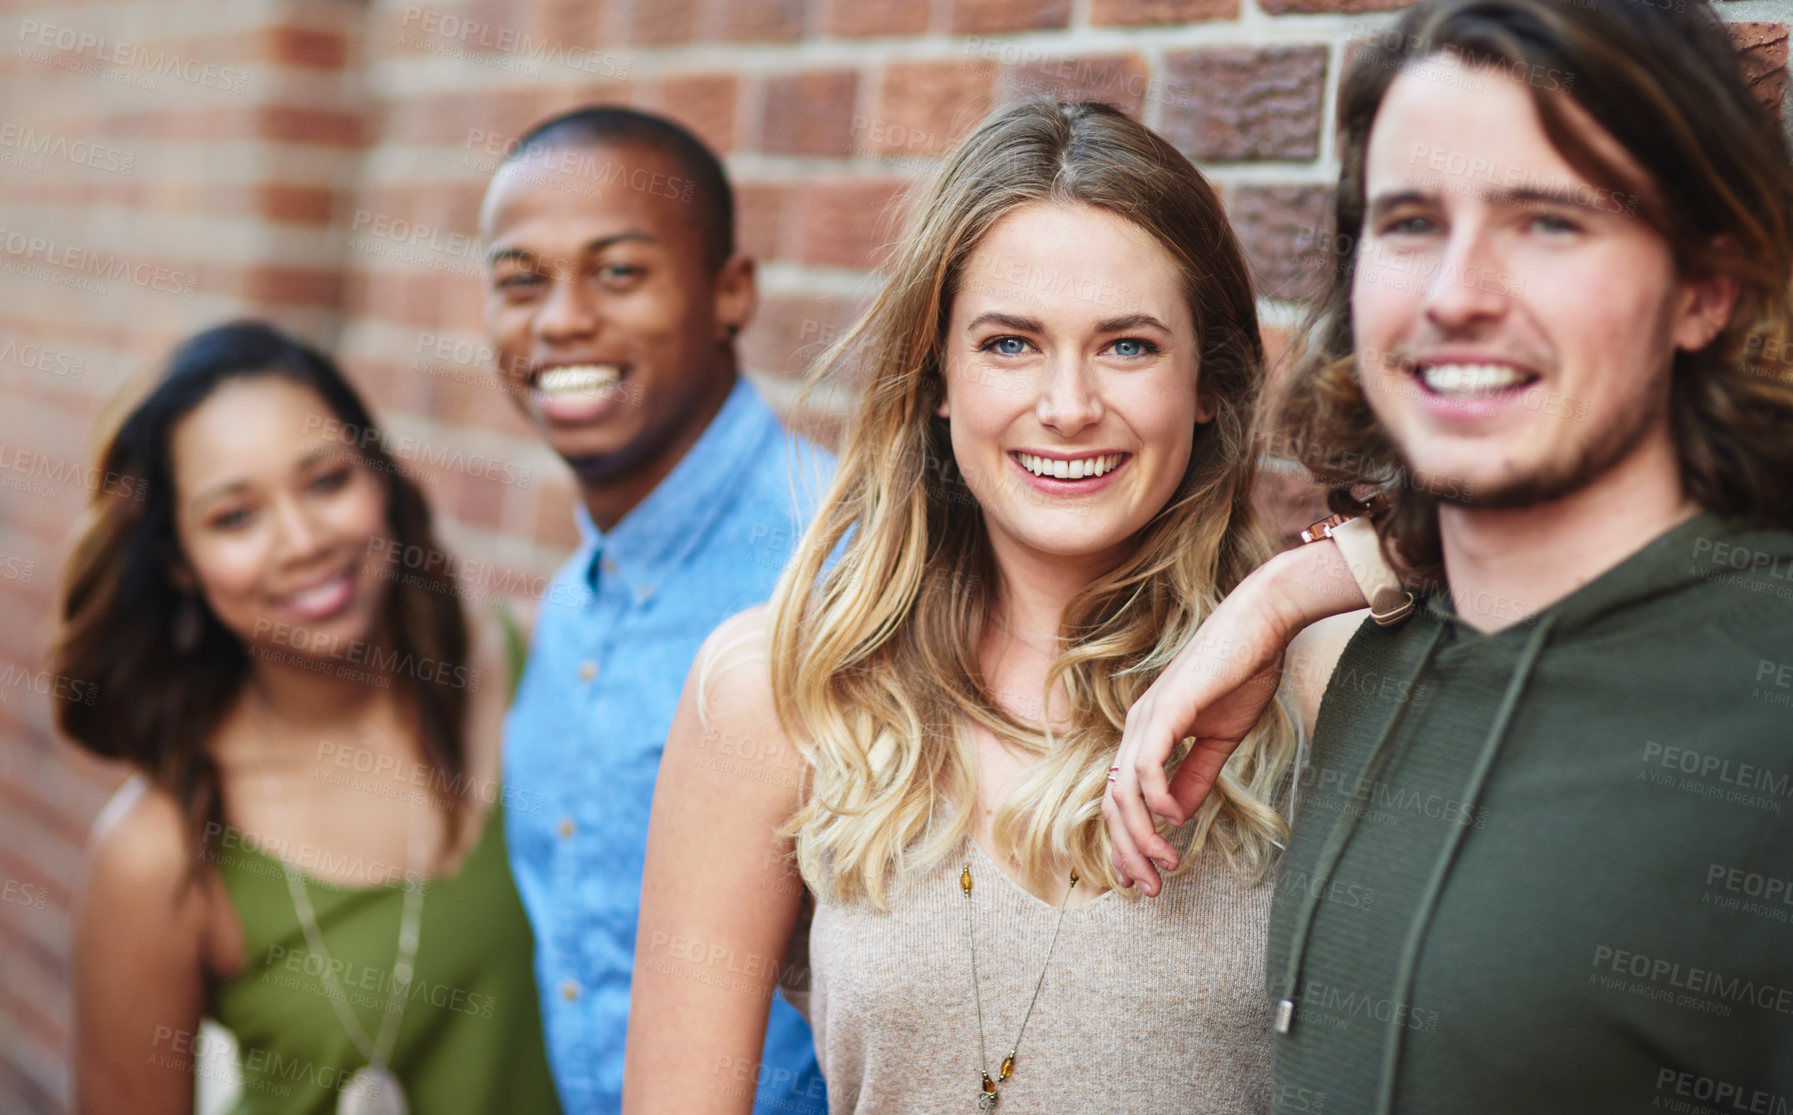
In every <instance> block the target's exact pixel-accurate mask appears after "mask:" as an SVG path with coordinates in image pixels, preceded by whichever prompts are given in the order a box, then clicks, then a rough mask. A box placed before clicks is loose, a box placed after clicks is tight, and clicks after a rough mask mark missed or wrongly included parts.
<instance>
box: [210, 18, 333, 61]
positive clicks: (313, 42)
mask: <svg viewBox="0 0 1793 1115" xmlns="http://www.w3.org/2000/svg"><path fill="white" fill-rule="evenodd" d="M262 38H263V44H262V50H261V56H262V57H264V58H267V59H270V60H272V61H275V62H279V63H281V64H282V65H287V66H304V67H308V68H311V69H319V70H339V69H341V68H342V66H343V63H344V62H345V61H346V60H347V59H348V53H349V48H348V38H347V37H346V36H345V35H343V34H342V32H340V31H326V30H320V29H317V28H310V27H270V28H268V29H267V30H266V31H265V32H263V33H262ZM225 57H228V55H226V56H225Z"/></svg>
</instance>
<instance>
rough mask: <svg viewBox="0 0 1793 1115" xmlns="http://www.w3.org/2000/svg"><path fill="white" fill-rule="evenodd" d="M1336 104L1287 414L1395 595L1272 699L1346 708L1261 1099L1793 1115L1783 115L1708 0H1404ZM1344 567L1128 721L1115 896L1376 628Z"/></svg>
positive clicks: (1300, 562)
mask: <svg viewBox="0 0 1793 1115" xmlns="http://www.w3.org/2000/svg"><path fill="white" fill-rule="evenodd" d="M1339 106H1340V107H1339V113H1340V128H1341V133H1340V149H1341V156H1340V161H1341V164H1342V167H1343V174H1342V177H1341V182H1340V188H1339V197H1338V203H1337V221H1336V228H1337V236H1336V239H1335V243H1334V249H1335V260H1334V262H1336V264H1337V265H1338V266H1337V269H1336V275H1335V279H1334V282H1333V283H1332V286H1331V289H1330V290H1329V291H1328V292H1327V293H1326V294H1325V296H1324V297H1323V298H1322V300H1321V303H1320V305H1319V307H1318V310H1317V314H1316V318H1315V325H1314V328H1313V330H1312V335H1311V342H1310V345H1309V349H1308V351H1307V352H1306V354H1305V356H1304V358H1303V359H1302V360H1301V361H1300V362H1299V363H1298V365H1297V367H1296V368H1295V370H1294V372H1293V374H1292V376H1291V377H1290V380H1289V382H1288V383H1287V385H1286V387H1285V398H1284V399H1283V400H1282V402H1281V408H1280V419H1281V422H1282V424H1283V427H1284V432H1285V434H1286V435H1287V437H1288V439H1289V444H1291V445H1293V446H1294V447H1296V449H1297V450H1298V453H1299V455H1300V456H1301V458H1302V459H1303V461H1304V463H1306V464H1307V465H1308V466H1309V467H1310V468H1311V469H1312V470H1313V471H1314V472H1315V473H1316V475H1318V476H1320V477H1321V478H1322V479H1323V480H1325V481H1326V482H1328V483H1329V484H1330V485H1333V486H1334V487H1335V489H1336V491H1337V494H1336V495H1335V498H1334V505H1335V507H1336V508H1338V509H1340V510H1347V511H1348V510H1362V509H1365V506H1366V505H1363V504H1359V503H1357V502H1356V501H1354V500H1352V499H1351V498H1350V495H1351V494H1353V493H1361V492H1363V491H1365V490H1366V486H1377V485H1379V486H1381V487H1382V488H1383V489H1384V492H1383V495H1384V499H1385V501H1386V502H1387V503H1388V505H1389V506H1388V509H1387V511H1386V512H1385V513H1382V514H1380V515H1378V517H1377V524H1376V525H1377V529H1378V531H1379V532H1380V534H1381V536H1382V539H1383V542H1384V545H1385V548H1386V550H1387V552H1388V553H1389V554H1390V556H1391V557H1393V558H1394V559H1395V563H1396V565H1397V566H1398V567H1399V568H1400V570H1401V571H1402V572H1403V574H1404V575H1405V577H1406V580H1407V583H1408V585H1409V586H1410V587H1414V588H1415V589H1416V590H1417V591H1418V592H1419V594H1420V597H1421V599H1420V604H1419V607H1418V609H1417V610H1416V612H1415V613H1414V614H1413V615H1412V616H1411V617H1409V618H1406V619H1405V620H1401V621H1398V622H1394V623H1390V624H1388V625H1386V626H1384V625H1381V624H1378V623H1370V622H1359V621H1357V620H1355V619H1353V620H1349V621H1347V625H1348V629H1347V631H1346V632H1345V634H1344V636H1343V638H1342V639H1332V641H1333V642H1334V644H1335V645H1336V644H1337V643H1340V642H1344V643H1345V645H1344V646H1343V651H1342V656H1340V657H1338V659H1337V665H1336V668H1332V663H1331V658H1332V655H1333V654H1336V653H1337V652H1336V651H1334V652H1331V653H1328V652H1327V651H1325V649H1324V646H1325V644H1326V642H1327V641H1328V639H1329V638H1332V636H1327V637H1323V638H1320V639H1319V640H1317V649H1313V650H1312V652H1311V653H1310V655H1309V658H1308V661H1309V662H1310V663H1311V662H1313V661H1315V660H1316V659H1315V658H1314V657H1313V656H1314V655H1317V656H1318V658H1317V661H1318V662H1319V663H1320V667H1319V669H1318V670H1317V671H1316V670H1314V669H1306V670H1294V671H1291V674H1292V676H1291V681H1293V682H1294V683H1295V684H1296V687H1297V688H1298V689H1299V688H1300V687H1301V683H1302V681H1303V680H1304V679H1307V678H1313V677H1320V678H1328V677H1329V678H1330V683H1329V685H1328V686H1327V688H1326V691H1325V695H1324V701H1323V703H1322V704H1320V707H1319V709H1318V716H1317V721H1316V722H1315V725H1314V729H1313V741H1314V742H1313V761H1312V765H1311V766H1310V767H1309V768H1308V769H1307V770H1306V771H1305V772H1304V774H1303V776H1302V780H1301V784H1300V788H1299V791H1300V792H1299V804H1298V806H1297V808H1296V813H1295V820H1294V825H1293V834H1292V837H1291V840H1290V843H1289V848H1288V853H1287V855H1286V857H1285V859H1284V862H1283V864H1282V865H1281V868H1280V872H1281V873H1280V882H1279V891H1278V898H1277V903H1276V906H1275V910H1274V913H1273V916H1272V922H1271V929H1270V945H1269V954H1268V962H1267V971H1268V978H1269V982H1270V1006H1269V1008H1268V1010H1267V1023H1268V1024H1269V1025H1271V1026H1272V1027H1273V1029H1274V1030H1275V1031H1276V1034H1277V1037H1276V1085H1277V1091H1276V1106H1277V1109H1278V1110H1282V1111H1328V1112H1335V1111H1336V1112H1346V1113H1352V1115H1355V1113H1358V1112H1392V1111H1399V1112H1416V1113H1427V1115H1431V1113H1436V1112H1453V1113H1456V1112H1489V1113H1495V1112H1499V1113H1501V1115H1510V1113H1531V1112H1539V1111H1575V1112H1608V1111H1610V1112H1621V1111H1623V1112H1634V1111H1641V1110H1663V1111H1686V1112H1699V1111H1712V1112H1727V1113H1728V1112H1793V532H1790V530H1789V528H1790V527H1793V346H1789V345H1788V343H1787V339H1788V336H1789V334H1788V323H1789V320H1790V317H1789V312H1788V310H1789V307H1788V290H1789V285H1788V281H1789V277H1790V276H1793V229H1790V228H1789V222H1790V221H1793V171H1790V170H1789V167H1788V154H1787V147H1786V143H1785V141H1784V139H1783V137H1782V134H1781V131H1780V128H1779V127H1778V125H1777V124H1776V123H1775V122H1774V121H1773V120H1772V119H1771V118H1770V116H1769V114H1768V113H1767V112H1766V111H1764V110H1763V109H1762V107H1761V106H1760V105H1758V104H1757V103H1756V102H1755V101H1754V100H1753V99H1752V98H1751V96H1750V94H1749V92H1748V89H1747V87H1746V86H1745V84H1744V82H1743V81H1742V79H1741V78H1740V76H1739V74H1738V69H1737V60H1736V57H1735V55H1734V54H1733V53H1732V50H1731V48H1730V46H1729V43H1728V41H1727V39H1726V37H1725V34H1724V31H1723V29H1722V27H1721V26H1720V25H1719V23H1718V21H1717V19H1716V18H1715V17H1714V16H1713V14H1712V13H1711V11H1710V10H1709V9H1708V8H1707V7H1706V5H1705V4H1704V3H1701V2H1700V0H1691V2H1689V3H1687V4H1685V5H1682V4H1679V3H1677V4H1676V5H1672V6H1671V5H1666V4H1663V5H1657V4H1652V3H1647V2H1635V3H1615V2H1612V0H1607V2H1605V3H1602V4H1599V5H1598V6H1586V7H1584V6H1582V5H1579V4H1569V3H1557V2H1554V0H1421V2H1420V3H1419V4H1416V5H1415V6H1414V7H1412V8H1410V9H1408V10H1407V12H1406V13H1404V15H1403V16H1402V18H1401V19H1400V21H1399V22H1398V23H1397V24H1396V25H1395V26H1394V28H1393V29H1392V30H1391V31H1390V32H1388V33H1386V34H1384V35H1383V36H1381V37H1380V38H1378V39H1377V40H1376V41H1375V42H1373V43H1371V44H1370V45H1369V47H1368V49H1366V50H1365V51H1364V52H1363V53H1362V54H1360V55H1359V56H1358V58H1357V59H1356V61H1355V62H1354V64H1353V67H1352V69H1351V71H1350V73H1349V74H1348V75H1347V76H1346V77H1345V79H1344V82H1343V84H1342V87H1341V91H1340V96H1339ZM1390 476H1394V477H1395V478H1396V479H1395V481H1394V482H1393V483H1392V484H1390V483H1389V482H1388V477H1390ZM1340 545H1341V546H1342V545H1343V543H1342V542H1341V543H1340ZM1342 567H1343V560H1342V558H1341V555H1340V553H1339V551H1338V550H1337V549H1335V548H1334V547H1333V546H1331V545H1329V544H1325V543H1322V544H1321V545H1317V546H1304V547H1300V548H1298V549H1297V550H1294V551H1291V552H1289V553H1286V554H1284V555H1281V556H1280V557H1279V558H1277V559H1276V560H1275V561H1273V562H1271V563H1270V564H1269V565H1267V566H1266V567H1265V568H1264V569H1262V570H1260V571H1259V573H1258V574H1256V575H1254V577H1253V578H1251V579H1249V580H1248V581H1247V582H1246V583H1245V584H1244V585H1242V586H1241V587H1240V589H1239V590H1238V591H1237V592H1236V593H1235V594H1234V596H1233V597H1232V598H1230V599H1229V600H1228V601H1227V603H1226V604H1225V605H1223V606H1222V609H1221V610H1219V611H1217V612H1216V614H1215V617H1214V619H1213V620H1210V623H1209V625H1208V628H1206V629H1205V630H1204V633H1203V635H1202V636H1201V637H1198V639H1197V641H1196V643H1194V644H1192V645H1191V647H1190V648H1188V649H1186V651H1185V653H1184V654H1183V655H1181V656H1179V659H1178V660H1177V661H1176V662H1175V663H1174V664H1173V665H1172V667H1171V668H1170V669H1169V670H1167V671H1166V673H1165V674H1164V675H1163V677H1162V678H1161V679H1160V681H1159V683H1158V684H1157V685H1156V686H1154V688H1153V690H1152V691H1151V692H1150V693H1149V694H1148V695H1147V697H1146V698H1145V699H1143V700H1142V701H1141V702H1140V703H1139V705H1138V706H1136V707H1135V709H1134V710H1133V712H1132V715H1130V716H1129V719H1128V729H1127V733H1126V736H1125V739H1124V740H1123V744H1122V748H1121V754H1120V757H1119V759H1118V760H1117V770H1116V771H1115V775H1114V781H1113V783H1112V785H1111V791H1110V794H1109V796H1108V798H1107V800H1106V801H1105V803H1104V812H1105V814H1106V816H1107V817H1108V820H1109V822H1110V830H1111V833H1112V834H1113V836H1114V840H1115V866H1116V868H1117V870H1118V871H1119V872H1120V874H1121V876H1122V878H1123V881H1127V882H1132V883H1136V884H1137V885H1138V886H1139V887H1140V889H1141V890H1142V891H1144V892H1145V893H1147V894H1155V893H1157V891H1158V888H1159V877H1158V872H1159V871H1160V870H1163V869H1165V868H1168V867H1171V866H1173V865H1174V864H1175V859H1176V855H1175V852H1174V850H1173V849H1172V848H1171V847H1170V845H1169V844H1168V843H1167V842H1166V841H1164V840H1163V838H1162V837H1161V836H1159V835H1158V834H1157V833H1156V832H1154V830H1153V828H1152V815H1153V814H1156V815H1157V816H1158V817H1160V818H1163V819H1166V820H1168V821H1170V822H1172V823H1178V822H1180V821H1181V820H1182V819H1183V818H1185V817H1187V816H1188V815H1189V812H1190V811H1191V810H1192V809H1193V807H1194V805H1195V804H1197V803H1199V801H1200V800H1201V798H1202V796H1203V795H1204V794H1205V793H1206V792H1207V789H1208V788H1209V786H1210V785H1211V783H1212V780H1213V778H1214V776H1215V773H1216V772H1217V770H1218V767H1219V763H1220V761H1221V760H1223V759H1224V757H1225V755H1226V753H1227V752H1228V751H1229V750H1230V746H1231V744H1232V743H1233V742H1235V741H1236V739H1237V737H1238V735H1239V734H1241V733H1242V731H1243V727H1244V726H1248V725H1249V724H1250V722H1251V721H1253V720H1255V718H1256V714H1257V710H1259V709H1261V708H1262V707H1263V705H1264V703H1265V701H1266V699H1267V693H1268V691H1267V689H1266V688H1265V686H1264V685H1262V684H1256V685H1252V684H1244V685H1242V684H1239V683H1240V680H1241V679H1242V678H1246V679H1250V680H1253V681H1255V682H1259V683H1262V682H1264V681H1265V680H1266V679H1267V678H1273V677H1274V676H1275V671H1276V668H1277V666H1278V664H1279V662H1280V650H1281V647H1282V645H1283V643H1284V642H1285V641H1286V638H1285V636H1286V635H1287V634H1288V633H1290V632H1292V631H1296V630H1299V629H1300V628H1301V627H1303V626H1304V625H1305V624H1307V623H1308V622H1309V621H1310V620H1311V619H1312V618H1314V617H1315V616H1317V615H1323V614H1327V613H1330V612H1334V611H1338V610H1339V609H1341V608H1343V607H1346V606H1352V607H1358V606H1361V604H1362V602H1363V598H1364V597H1363V594H1359V593H1357V591H1356V589H1355V588H1354V587H1353V581H1352V579H1351V578H1349V577H1345V578H1338V577H1334V578H1332V579H1331V580H1328V579H1327V578H1326V577H1324V576H1322V575H1321V574H1323V573H1325V572H1326V571H1327V570H1328V569H1331V570H1335V571H1336V570H1339V569H1341V568H1342ZM1337 585H1342V586H1344V588H1343V589H1339V588H1334V587H1329V586H1337ZM1328 596H1330V597H1332V599H1322V598H1325V597H1328ZM1216 621H1218V622H1216ZM1322 626H1324V625H1322ZM1309 634H1310V635H1311V634H1313V633H1312V632H1310V633H1309ZM1346 640H1348V642H1346ZM1295 657H1296V656H1295V655H1294V654H1293V653H1292V654H1291V660H1292V661H1293V660H1294V659H1295ZM1311 688H1317V687H1311ZM1189 736H1195V737H1197V740H1198V742H1197V747H1196V750H1195V751H1194V752H1193V753H1192V757H1191V758H1190V759H1189V760H1186V761H1185V762H1184V763H1183V765H1182V766H1181V767H1179V768H1177V771H1176V773H1175V774H1173V775H1171V776H1170V777H1168V778H1167V777H1166V775H1165V772H1164V769H1163V764H1164V761H1165V759H1166V757H1167V756H1168V755H1169V754H1170V751H1171V746H1172V744H1173V743H1174V742H1175V741H1176V740H1179V739H1183V738H1185V737H1189Z"/></svg>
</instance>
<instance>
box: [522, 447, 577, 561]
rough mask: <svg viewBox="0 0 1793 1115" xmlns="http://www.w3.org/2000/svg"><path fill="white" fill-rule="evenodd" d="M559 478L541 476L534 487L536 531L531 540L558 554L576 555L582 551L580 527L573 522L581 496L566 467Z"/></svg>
mask: <svg viewBox="0 0 1793 1115" xmlns="http://www.w3.org/2000/svg"><path fill="white" fill-rule="evenodd" d="M557 472H558V475H552V476H550V475H545V474H542V473H538V474H537V475H536V478H535V483H534V484H533V485H531V486H532V487H533V488H534V489H535V492H536V503H535V529H534V530H532V531H531V532H530V537H532V538H533V539H535V541H536V542H537V543H539V544H540V545H541V546H542V547H543V548H545V549H548V550H551V551H553V552H555V553H568V554H570V553H572V552H573V551H574V550H576V549H578V548H579V541H580V537H579V527H578V524H577V523H575V522H574V520H573V508H574V507H576V506H577V505H578V504H577V499H578V497H577V496H576V495H575V493H574V490H573V482H572V479H571V474H570V473H568V472H567V471H566V470H565V469H564V468H562V469H559V470H557Z"/></svg>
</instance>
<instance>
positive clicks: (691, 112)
mask: <svg viewBox="0 0 1793 1115" xmlns="http://www.w3.org/2000/svg"><path fill="white" fill-rule="evenodd" d="M740 97H741V82H740V79H739V78H737V77H735V76H734V75H733V74H678V75H674V76H672V77H668V78H665V79H664V80H662V81H661V83H660V96H659V98H658V104H657V105H656V106H655V107H656V108H657V109H658V110H659V111H661V112H663V113H665V114H666V115H667V116H670V117H672V118H673V119H674V120H677V121H678V122H679V123H681V124H683V125H685V126H686V127H687V128H690V129H691V130H692V131H693V132H695V133H696V134H697V136H698V138H699V139H702V140H703V141H704V142H705V143H707V144H709V145H710V146H711V147H712V148H713V149H715V150H716V151H717V152H719V153H721V154H727V153H728V152H730V151H733V150H734V148H735V108H736V105H737V104H738V103H739V101H740Z"/></svg>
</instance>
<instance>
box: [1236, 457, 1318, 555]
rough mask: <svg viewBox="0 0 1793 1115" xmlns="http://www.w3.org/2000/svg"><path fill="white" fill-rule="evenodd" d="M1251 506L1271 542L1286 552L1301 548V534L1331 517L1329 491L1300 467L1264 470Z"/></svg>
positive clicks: (1274, 467) (1272, 467)
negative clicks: (1294, 547)
mask: <svg viewBox="0 0 1793 1115" xmlns="http://www.w3.org/2000/svg"><path fill="white" fill-rule="evenodd" d="M1251 502H1252V506H1253V507H1254V508H1255V509H1256V511H1257V513H1258V519H1259V521H1260V522H1262V523H1263V524H1264V526H1265V528H1266V529H1268V530H1269V532H1270V537H1271V540H1272V541H1273V542H1274V543H1275V545H1276V547H1277V548H1278V549H1282V550H1286V549H1289V548H1291V547H1293V546H1297V545H1300V543H1301V532H1302V531H1303V530H1305V529H1307V527H1308V526H1309V525H1310V524H1312V523H1314V522H1316V521H1318V520H1320V519H1323V518H1325V517H1326V516H1327V515H1328V514H1330V513H1331V511H1330V509H1328V508H1327V506H1326V489H1325V488H1323V487H1321V486H1320V485H1318V484H1316V483H1314V482H1313V481H1312V480H1310V479H1308V476H1307V470H1305V469H1303V468H1300V467H1299V466H1282V467H1278V466H1277V465H1270V466H1268V467H1265V468H1260V469H1259V470H1258V482H1257V486H1256V487H1255V488H1254V489H1253V490H1252V493H1251Z"/></svg>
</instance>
